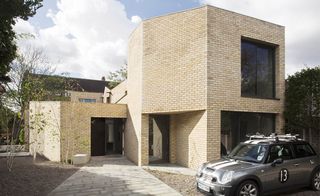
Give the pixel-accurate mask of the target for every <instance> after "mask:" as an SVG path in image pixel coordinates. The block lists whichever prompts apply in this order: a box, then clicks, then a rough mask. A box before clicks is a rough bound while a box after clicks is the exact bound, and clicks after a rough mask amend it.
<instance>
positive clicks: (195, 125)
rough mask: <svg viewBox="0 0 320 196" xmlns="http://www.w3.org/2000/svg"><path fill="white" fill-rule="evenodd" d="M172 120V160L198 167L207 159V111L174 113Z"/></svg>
mask: <svg viewBox="0 0 320 196" xmlns="http://www.w3.org/2000/svg"><path fill="white" fill-rule="evenodd" d="M170 121H171V125H170V133H171V134H170V162H171V163H177V164H179V165H182V166H185V167H190V168H194V169H196V168H197V167H198V166H199V165H200V164H202V163H204V162H206V160H207V154H206V152H207V151H206V148H207V145H206V142H205V138H207V112H206V111H196V112H186V113H182V114H173V115H171V116H170Z"/></svg>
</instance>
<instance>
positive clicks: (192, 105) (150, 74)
mask: <svg viewBox="0 0 320 196" xmlns="http://www.w3.org/2000/svg"><path fill="white" fill-rule="evenodd" d="M206 43H207V41H206V12H205V7H203V8H200V9H194V10H189V11H186V12H180V13H176V14H170V15H167V16H163V17H157V18H153V19H150V20H146V21H144V22H143V83H142V89H143V92H142V93H143V105H142V110H143V113H156V112H175V111H190V110H202V109H205V108H206V56H207V47H206Z"/></svg>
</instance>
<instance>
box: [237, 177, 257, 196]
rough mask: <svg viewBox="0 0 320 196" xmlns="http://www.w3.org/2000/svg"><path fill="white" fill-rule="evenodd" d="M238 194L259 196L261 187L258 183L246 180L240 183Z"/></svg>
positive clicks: (240, 195)
mask: <svg viewBox="0 0 320 196" xmlns="http://www.w3.org/2000/svg"><path fill="white" fill-rule="evenodd" d="M236 195H237V196H259V187H258V185H257V183H255V182H253V181H251V180H246V181H244V182H242V183H241V184H240V186H239V187H238V189H237V194H236Z"/></svg>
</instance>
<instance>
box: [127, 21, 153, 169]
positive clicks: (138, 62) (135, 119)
mask: <svg viewBox="0 0 320 196" xmlns="http://www.w3.org/2000/svg"><path fill="white" fill-rule="evenodd" d="M142 33H143V24H140V25H139V26H138V27H137V28H136V29H135V31H134V32H133V33H132V34H131V36H130V40H129V44H128V50H129V53H128V65H129V66H128V79H127V88H128V95H127V104H128V118H127V121H126V129H125V139H124V140H125V149H124V151H125V155H126V157H128V158H129V159H130V160H131V161H133V162H134V163H136V164H138V165H142V158H141V151H142V148H141V143H142V142H141V137H142V136H141V130H142V128H143V125H142V54H143V48H142V47H143V38H142ZM146 134H148V133H146ZM144 143H145V142H144ZM146 150H148V148H146ZM145 164H147V163H145Z"/></svg>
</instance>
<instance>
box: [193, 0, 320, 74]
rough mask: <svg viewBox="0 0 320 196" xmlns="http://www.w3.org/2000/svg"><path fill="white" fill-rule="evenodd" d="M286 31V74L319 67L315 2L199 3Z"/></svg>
mask: <svg viewBox="0 0 320 196" xmlns="http://www.w3.org/2000/svg"><path fill="white" fill-rule="evenodd" d="M199 1H200V3H202V4H210V5H213V6H217V7H220V8H224V9H227V10H231V11H235V12H238V13H241V14H245V15H249V16H253V17H256V18H259V19H262V20H267V21H270V22H274V23H277V24H280V25H283V26H285V27H286V73H287V74H292V73H294V72H296V71H299V70H300V69H301V68H304V66H305V65H308V66H309V67H312V66H316V65H320V55H319V54H320V22H319V18H320V12H319V8H320V1H319V0H308V1H301V0H259V1H257V0H199Z"/></svg>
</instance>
